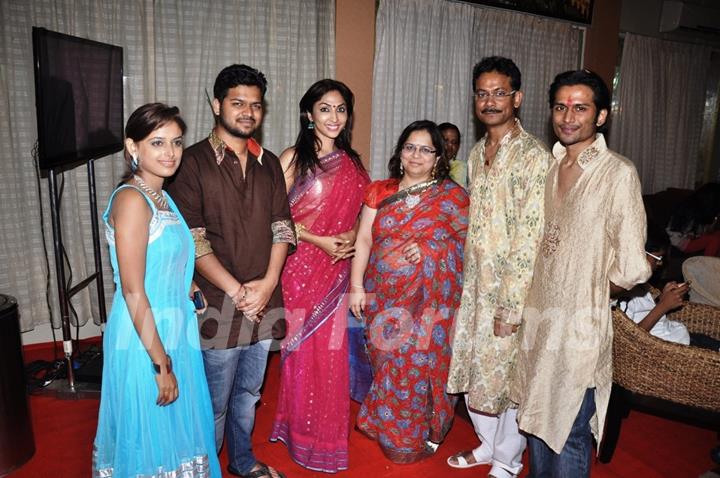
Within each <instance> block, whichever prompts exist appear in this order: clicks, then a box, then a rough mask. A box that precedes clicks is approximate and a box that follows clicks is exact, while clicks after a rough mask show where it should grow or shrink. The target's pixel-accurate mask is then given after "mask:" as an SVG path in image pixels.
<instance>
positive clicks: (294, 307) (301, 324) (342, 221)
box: [270, 79, 369, 473]
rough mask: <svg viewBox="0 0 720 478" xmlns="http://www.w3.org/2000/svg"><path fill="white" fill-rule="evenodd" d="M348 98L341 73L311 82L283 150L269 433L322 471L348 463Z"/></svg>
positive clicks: (358, 194)
mask: <svg viewBox="0 0 720 478" xmlns="http://www.w3.org/2000/svg"><path fill="white" fill-rule="evenodd" d="M353 100H354V98H353V94H352V92H351V91H350V89H349V88H348V87H347V86H345V85H344V84H343V83H341V82H339V81H335V80H328V79H326V80H320V81H318V82H317V83H315V84H313V85H312V86H311V87H310V89H309V90H308V91H307V92H306V93H305V95H304V96H303V97H302V99H301V100H300V126H301V130H300V133H299V134H298V139H297V141H296V143H295V146H293V147H291V148H289V149H287V150H286V151H284V152H283V154H282V155H281V156H280V162H281V164H282V165H283V169H284V171H285V179H286V182H287V186H288V188H289V189H290V193H289V196H288V200H289V201H290V209H291V212H292V217H293V221H294V222H295V229H296V232H297V235H298V246H297V251H296V252H295V253H294V254H293V255H291V256H290V257H288V260H287V262H286V264H285V269H284V270H283V274H282V279H281V280H282V289H283V299H284V301H285V308H286V310H287V312H286V320H287V322H288V333H287V335H286V337H285V340H284V341H283V343H282V346H281V357H282V359H281V360H282V371H281V382H280V394H279V397H278V406H277V411H276V414H275V421H274V424H273V430H272V434H271V436H270V440H271V441H277V440H280V441H282V442H284V443H285V444H286V445H287V447H288V451H289V452H290V456H291V457H292V458H293V460H295V461H296V462H297V463H299V464H300V465H302V466H304V467H306V468H309V469H311V470H316V471H324V472H328V473H334V472H337V471H340V470H345V469H347V467H348V437H349V434H350V429H349V428H350V398H349V371H348V339H347V326H346V324H347V312H348V307H347V300H346V293H347V290H348V284H349V276H350V261H349V260H348V259H349V258H350V257H352V254H353V252H354V243H355V234H356V231H355V228H356V223H357V219H358V215H359V213H360V208H361V206H362V200H363V195H364V191H365V187H366V186H367V184H368V183H369V178H368V175H367V173H366V172H365V169H364V168H363V166H362V163H361V162H360V157H359V156H358V154H357V153H356V152H355V151H354V150H353V149H352V147H351V146H350V128H351V122H352V110H353Z"/></svg>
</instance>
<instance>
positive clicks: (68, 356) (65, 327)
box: [46, 159, 107, 399]
mask: <svg viewBox="0 0 720 478" xmlns="http://www.w3.org/2000/svg"><path fill="white" fill-rule="evenodd" d="M94 161H95V160H94V159H90V160H89V161H88V162H87V176H88V186H89V188H88V195H89V196H90V197H89V199H90V222H91V228H92V238H93V255H94V257H95V272H94V273H92V274H90V275H89V276H88V277H86V278H85V279H83V280H81V281H80V282H78V283H77V284H75V285H70V286H68V284H67V282H66V279H65V258H64V255H63V240H62V227H61V222H60V207H59V200H60V198H59V196H58V190H57V179H56V173H57V172H56V168H52V169H49V170H48V183H49V193H50V216H51V218H52V230H53V250H54V253H55V272H56V275H57V289H58V301H59V303H60V315H61V326H62V335H63V352H64V354H65V362H66V364H65V365H66V368H67V383H57V381H56V382H55V383H53V384H51V385H49V386H48V387H46V389H47V390H48V391H52V392H54V393H55V394H56V395H57V397H58V398H63V399H68V398H84V397H87V396H96V395H97V394H99V391H100V386H99V384H97V386H93V385H95V384H88V385H86V384H80V383H76V382H75V371H74V369H73V361H72V355H73V344H72V334H71V331H70V299H71V298H72V297H73V296H74V295H75V294H77V293H78V292H80V291H81V290H83V289H84V288H85V287H87V286H89V285H90V284H91V283H92V282H95V283H96V286H97V299H98V309H99V314H100V325H101V328H102V329H103V330H104V326H105V322H106V321H107V312H106V308H105V287H104V282H103V276H102V260H101V255H100V232H99V226H98V208H97V195H96V190H95V164H94ZM50 326H51V327H52V326H53V324H50Z"/></svg>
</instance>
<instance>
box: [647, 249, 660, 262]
mask: <svg viewBox="0 0 720 478" xmlns="http://www.w3.org/2000/svg"><path fill="white" fill-rule="evenodd" d="M645 254H647V255H648V256H650V257H652V258H653V259H655V260H656V261H658V262H662V260H663V258H662V256H656V255H655V254H651V253H649V252H648V251H645Z"/></svg>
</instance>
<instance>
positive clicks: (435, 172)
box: [430, 161, 437, 179]
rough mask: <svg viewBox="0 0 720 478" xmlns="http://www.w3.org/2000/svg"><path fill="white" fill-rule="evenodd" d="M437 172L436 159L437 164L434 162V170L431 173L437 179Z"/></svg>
mask: <svg viewBox="0 0 720 478" xmlns="http://www.w3.org/2000/svg"><path fill="white" fill-rule="evenodd" d="M436 174H437V161H435V164H433V168H432V172H431V173H430V175H431V176H432V178H433V179H435V175H436Z"/></svg>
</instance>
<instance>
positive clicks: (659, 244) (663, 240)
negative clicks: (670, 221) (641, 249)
mask: <svg viewBox="0 0 720 478" xmlns="http://www.w3.org/2000/svg"><path fill="white" fill-rule="evenodd" d="M668 247H670V238H669V237H668V235H667V232H665V230H664V229H663V228H661V227H655V226H652V225H650V224H648V228H647V240H646V241H645V250H646V251H647V252H657V251H666V250H667V249H668Z"/></svg>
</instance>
